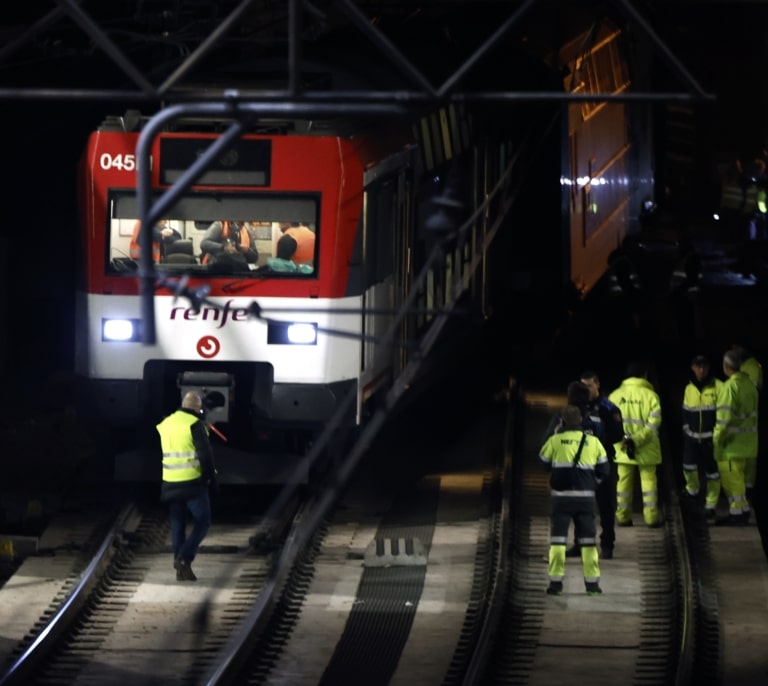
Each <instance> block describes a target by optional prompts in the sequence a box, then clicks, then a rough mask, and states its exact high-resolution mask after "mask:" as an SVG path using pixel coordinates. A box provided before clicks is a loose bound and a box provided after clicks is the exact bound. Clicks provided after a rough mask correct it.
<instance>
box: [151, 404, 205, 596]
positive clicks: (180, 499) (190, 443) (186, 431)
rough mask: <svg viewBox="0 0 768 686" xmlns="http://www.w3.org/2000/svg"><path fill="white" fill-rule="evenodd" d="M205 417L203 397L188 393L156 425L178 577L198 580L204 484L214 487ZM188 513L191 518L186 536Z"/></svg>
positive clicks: (203, 513) (203, 535)
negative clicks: (194, 565)
mask: <svg viewBox="0 0 768 686" xmlns="http://www.w3.org/2000/svg"><path fill="white" fill-rule="evenodd" d="M204 415H205V412H204V410H203V401H202V398H201V397H200V395H199V394H198V393H196V392H195V391H189V392H188V393H186V394H185V395H184V398H183V399H182V401H181V407H180V408H179V409H178V410H176V412H174V413H173V414H171V415H169V416H168V417H166V418H165V419H164V420H163V421H162V422H160V423H159V424H158V425H157V431H158V433H159V434H160V444H161V447H162V450H163V476H162V479H163V482H162V486H161V491H160V501H161V502H166V503H168V506H169V511H170V519H171V542H172V546H173V567H174V569H175V570H176V580H177V581H197V577H196V576H195V573H194V572H193V571H192V562H193V560H194V559H195V557H196V555H197V551H198V549H199V548H200V544H201V543H202V541H203V539H204V538H205V536H206V534H207V533H208V529H209V528H210V526H211V501H210V497H209V494H208V488H209V486H213V487H214V489H216V488H217V487H218V483H217V480H216V467H215V465H214V461H213V449H212V448H211V443H210V441H209V439H208V429H207V427H206V425H205V423H204V422H203V417H204ZM187 514H189V515H190V516H191V518H192V531H191V532H190V534H189V536H187Z"/></svg>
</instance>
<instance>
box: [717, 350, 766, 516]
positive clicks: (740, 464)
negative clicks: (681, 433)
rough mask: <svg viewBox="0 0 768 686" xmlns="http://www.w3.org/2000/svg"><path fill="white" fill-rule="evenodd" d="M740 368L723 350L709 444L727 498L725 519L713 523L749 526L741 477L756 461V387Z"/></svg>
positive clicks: (735, 358)
mask: <svg viewBox="0 0 768 686" xmlns="http://www.w3.org/2000/svg"><path fill="white" fill-rule="evenodd" d="M740 367H741V358H740V357H739V355H738V354H737V353H736V352H735V351H733V350H728V351H726V353H725V354H724V355H723V373H724V374H725V376H726V377H727V378H726V380H725V383H723V385H722V386H721V388H720V392H719V393H718V394H717V411H716V422H715V429H714V436H713V443H714V450H715V461H716V462H717V468H718V471H719V472H720V482H721V483H722V486H723V490H724V491H725V495H726V496H727V497H728V517H726V518H725V519H723V520H720V521H718V522H716V523H717V524H735V525H744V524H748V523H749V516H750V507H749V502H748V500H747V489H746V484H745V481H744V474H745V472H746V471H747V463H748V462H749V461H750V460H752V461H754V460H757V387H756V386H755V384H754V383H753V382H752V381H751V379H750V378H749V377H748V376H747V375H746V374H745V373H744V372H742V371H741V369H740Z"/></svg>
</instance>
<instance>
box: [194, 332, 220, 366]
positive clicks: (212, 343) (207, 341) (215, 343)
mask: <svg viewBox="0 0 768 686" xmlns="http://www.w3.org/2000/svg"><path fill="white" fill-rule="evenodd" d="M196 347H197V354H198V355H200V357H204V358H205V359H206V360H210V359H211V358H212V357H216V355H218V354H219V350H221V343H219V339H218V338H215V337H214V336H203V337H202V338H201V339H200V340H199V341H198V342H197V346H196Z"/></svg>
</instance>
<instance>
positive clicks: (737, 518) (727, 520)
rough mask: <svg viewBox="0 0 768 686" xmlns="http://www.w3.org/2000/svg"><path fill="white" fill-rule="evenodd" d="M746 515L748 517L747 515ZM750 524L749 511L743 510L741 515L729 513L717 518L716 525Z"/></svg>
mask: <svg viewBox="0 0 768 686" xmlns="http://www.w3.org/2000/svg"><path fill="white" fill-rule="evenodd" d="M744 515H746V518H745V516H744ZM747 524H749V512H742V513H741V514H739V515H728V516H727V517H721V518H720V519H717V520H715V526H747Z"/></svg>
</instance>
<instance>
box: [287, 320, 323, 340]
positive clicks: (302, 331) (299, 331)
mask: <svg viewBox="0 0 768 686" xmlns="http://www.w3.org/2000/svg"><path fill="white" fill-rule="evenodd" d="M316 340H317V330H316V329H315V325H314V324H291V325H290V326H289V327H288V341H289V342H290V343H304V344H307V343H314V342H315V341H316Z"/></svg>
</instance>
